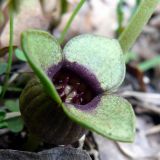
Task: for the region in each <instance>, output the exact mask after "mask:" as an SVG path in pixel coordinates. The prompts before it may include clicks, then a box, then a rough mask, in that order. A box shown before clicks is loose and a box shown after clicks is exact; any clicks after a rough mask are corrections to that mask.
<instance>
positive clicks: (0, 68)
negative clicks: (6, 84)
mask: <svg viewBox="0 0 160 160" xmlns="http://www.w3.org/2000/svg"><path fill="white" fill-rule="evenodd" d="M6 69H7V63H0V75H2V74H3V73H5V72H6Z"/></svg>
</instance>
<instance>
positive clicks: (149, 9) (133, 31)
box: [119, 0, 159, 53]
mask: <svg viewBox="0 0 160 160" xmlns="http://www.w3.org/2000/svg"><path fill="white" fill-rule="evenodd" d="M158 3H159V0H142V2H141V4H140V5H139V7H138V9H137V11H136V12H135V15H134V16H133V17H132V19H131V21H130V23H129V25H128V26H127V28H126V29H125V30H124V32H122V34H121V35H120V37H119V42H120V44H121V47H122V50H123V52H124V53H126V52H128V50H129V49H130V48H131V47H132V45H133V44H134V42H135V41H136V39H137V37H138V36H139V34H140V33H141V31H142V29H143V27H144V25H146V23H147V22H148V20H149V18H150V17H151V15H152V13H153V12H154V10H155V8H156V6H157V4H158Z"/></svg>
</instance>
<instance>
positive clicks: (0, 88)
mask: <svg viewBox="0 0 160 160" xmlns="http://www.w3.org/2000/svg"><path fill="white" fill-rule="evenodd" d="M1 93H2V86H0V94H1Z"/></svg>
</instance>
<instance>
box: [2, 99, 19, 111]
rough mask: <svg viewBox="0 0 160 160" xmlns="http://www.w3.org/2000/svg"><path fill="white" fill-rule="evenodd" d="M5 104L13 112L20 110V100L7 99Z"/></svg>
mask: <svg viewBox="0 0 160 160" xmlns="http://www.w3.org/2000/svg"><path fill="white" fill-rule="evenodd" d="M4 105H5V107H6V108H7V109H8V110H9V111H11V112H19V101H18V100H6V101H5V104H4Z"/></svg>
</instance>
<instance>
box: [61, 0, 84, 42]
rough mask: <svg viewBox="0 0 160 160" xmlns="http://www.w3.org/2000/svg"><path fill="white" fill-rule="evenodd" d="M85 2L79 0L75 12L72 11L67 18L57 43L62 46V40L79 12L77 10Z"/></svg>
mask: <svg viewBox="0 0 160 160" xmlns="http://www.w3.org/2000/svg"><path fill="white" fill-rule="evenodd" d="M84 2H85V0H80V2H79V4H78V5H77V7H76V8H75V10H74V11H73V13H72V15H71V17H70V18H69V20H68V22H67V24H66V26H65V28H64V30H63V31H62V33H61V36H60V38H59V43H60V44H62V43H63V41H64V38H65V36H66V34H67V32H68V29H69V28H70V26H71V24H72V22H73V20H74V18H75V16H76V15H77V13H78V12H79V10H80V9H81V7H82V6H83V4H84Z"/></svg>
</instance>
